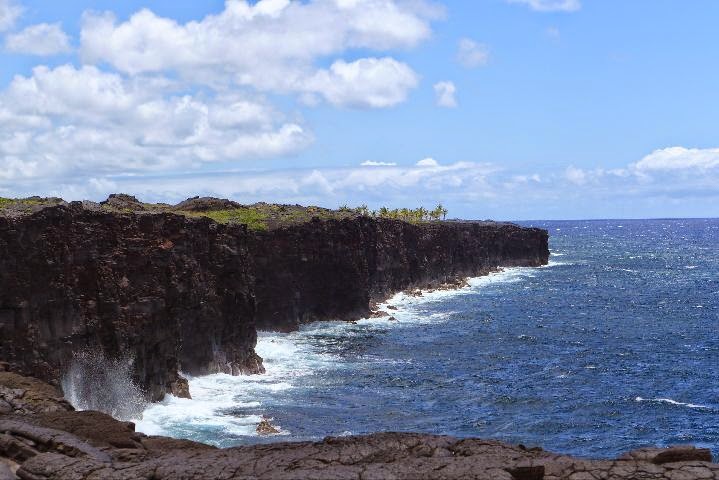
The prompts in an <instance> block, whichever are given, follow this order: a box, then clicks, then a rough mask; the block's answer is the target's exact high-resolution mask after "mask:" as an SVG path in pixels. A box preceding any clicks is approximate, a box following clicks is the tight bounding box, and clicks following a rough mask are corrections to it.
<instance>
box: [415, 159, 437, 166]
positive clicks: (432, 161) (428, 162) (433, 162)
mask: <svg viewBox="0 0 719 480" xmlns="http://www.w3.org/2000/svg"><path fill="white" fill-rule="evenodd" d="M415 165H417V166H418V167H438V166H439V162H437V160H435V159H434V158H431V157H427V158H423V159H422V160H420V161H418V162H417V163H416V164H415Z"/></svg>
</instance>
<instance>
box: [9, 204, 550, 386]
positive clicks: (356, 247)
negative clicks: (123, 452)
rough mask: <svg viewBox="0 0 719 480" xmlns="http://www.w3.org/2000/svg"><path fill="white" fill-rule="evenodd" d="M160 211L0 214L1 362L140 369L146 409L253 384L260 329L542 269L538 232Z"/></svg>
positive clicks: (52, 377)
mask: <svg viewBox="0 0 719 480" xmlns="http://www.w3.org/2000/svg"><path fill="white" fill-rule="evenodd" d="M188 202H189V203H188ZM188 202H184V203H183V204H180V205H185V207H186V208H187V209H190V210H192V209H193V208H194V209H199V210H200V211H203V209H213V208H219V207H222V208H226V207H228V206H232V207H234V206H236V205H237V204H234V203H232V202H230V203H228V201H223V200H218V199H193V200H190V201H188ZM20 206H22V205H20ZM218 206H219V207H218ZM167 208H171V207H169V206H163V207H160V206H153V205H148V204H141V203H140V202H138V201H137V200H136V199H135V198H133V197H130V196H126V195H115V196H112V197H111V198H110V199H108V200H107V201H106V202H104V203H103V204H101V205H98V204H93V203H91V202H84V203H80V202H72V203H70V204H66V203H57V202H54V203H53V204H52V205H51V206H47V207H38V206H32V209H34V210H32V209H31V211H30V213H22V211H20V213H18V212H15V213H16V214H12V215H10V214H7V215H4V216H3V215H0V360H4V361H6V362H8V363H9V364H10V366H11V368H12V369H13V370H15V371H18V372H22V373H26V374H30V375H33V376H36V377H38V378H42V379H45V380H48V381H55V382H57V381H58V380H59V379H60V378H61V377H62V375H63V373H64V372H66V371H67V368H68V366H69V365H70V362H71V361H72V356H73V352H78V351H90V352H92V351H100V352H101V353H102V354H103V355H104V356H105V357H106V358H109V359H118V358H119V359H125V358H127V359H128V361H131V360H132V361H134V367H133V368H134V377H135V380H136V381H137V382H138V383H139V384H140V385H141V386H142V387H143V388H144V389H145V391H146V392H147V394H148V396H149V398H150V399H152V400H157V399H160V398H162V396H163V395H164V394H165V393H166V392H174V393H175V394H181V395H187V394H188V392H187V388H186V387H187V385H186V383H183V379H182V378H181V377H180V376H179V374H178V372H179V371H184V372H187V373H190V374H193V375H201V374H207V373H215V372H225V373H230V374H240V373H258V372H262V371H263V368H262V363H261V359H260V358H259V357H258V356H257V355H256V354H255V352H254V346H255V343H256V327H257V328H261V329H271V330H292V329H296V328H297V327H298V325H299V324H301V323H303V322H309V321H315V320H324V319H340V320H353V319H357V318H360V317H363V316H368V315H369V313H370V310H369V306H370V303H371V301H374V300H379V299H383V298H385V297H386V296H388V295H389V294H392V293H395V292H397V291H400V290H403V289H407V288H416V287H429V286H438V285H440V284H443V283H446V282H450V283H451V282H455V281H456V280H457V278H461V277H466V276H473V275H481V274H486V273H488V272H489V271H492V270H494V269H496V268H497V267H501V266H514V265H524V266H538V265H542V264H545V263H546V262H547V260H548V256H549V251H548V248H547V232H546V231H544V230H539V229H527V228H520V227H518V226H516V225H511V224H498V223H491V222H490V223H487V222H430V223H421V224H410V223H407V222H403V221H398V220H389V219H375V218H368V217H362V216H354V217H346V218H342V219H334V218H328V219H323V220H319V219H312V220H310V221H306V222H304V223H299V224H298V223H293V224H287V225H274V226H273V227H272V228H270V229H269V230H267V231H248V230H247V228H246V227H245V226H244V225H237V224H218V223H216V222H214V221H212V220H210V219H208V218H203V217H188V216H185V215H178V214H175V213H171V212H169V211H167ZM173 208H175V207H173ZM296 208H300V207H296ZM163 209H165V210H163ZM310 218H311V217H310ZM90 388H92V386H90Z"/></svg>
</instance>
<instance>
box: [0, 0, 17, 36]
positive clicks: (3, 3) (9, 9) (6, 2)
mask: <svg viewBox="0 0 719 480" xmlns="http://www.w3.org/2000/svg"><path fill="white" fill-rule="evenodd" d="M21 14H22V7H21V6H20V5H18V4H17V3H15V2H14V1H13V0H0V32H5V31H7V30H10V29H11V28H12V27H13V26H14V25H15V22H16V21H17V19H18V17H20V15H21Z"/></svg>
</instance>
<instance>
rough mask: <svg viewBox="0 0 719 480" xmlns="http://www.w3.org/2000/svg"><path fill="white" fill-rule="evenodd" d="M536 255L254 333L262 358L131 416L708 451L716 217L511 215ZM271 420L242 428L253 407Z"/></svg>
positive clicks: (596, 451) (148, 429)
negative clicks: (359, 311)
mask: <svg viewBox="0 0 719 480" xmlns="http://www.w3.org/2000/svg"><path fill="white" fill-rule="evenodd" d="M523 224H525V225H532V226H537V227H542V228H546V229H548V230H549V232H550V249H551V252H552V255H551V259H550V264H549V265H548V266H546V267H542V268H535V269H532V268H513V269H507V270H505V271H504V272H501V273H496V274H492V275H490V276H487V277H482V278H476V279H472V280H471V282H470V283H471V285H470V286H469V287H468V288H464V289H461V290H457V291H452V292H436V293H429V294H426V295H424V296H423V297H421V298H410V297H405V296H403V295H397V296H396V297H394V298H393V299H391V300H390V301H389V304H391V305H393V306H395V307H397V308H398V310H396V311H391V312H390V313H392V315H394V316H395V317H396V320H394V321H391V320H389V319H387V318H384V319H371V320H361V321H359V322H357V323H356V324H351V323H343V322H322V323H316V324H312V325H307V326H305V327H304V328H302V330H300V331H299V332H294V333H290V334H279V333H261V334H260V338H259V342H258V345H257V351H258V353H259V354H260V355H261V356H262V357H263V358H264V361H265V367H266V369H267V374H265V375H257V376H245V377H231V376H228V375H211V376H207V377H198V378H191V379H190V389H191V392H192V395H193V399H192V400H186V399H177V398H173V397H168V398H167V399H166V400H165V401H164V402H163V403H159V404H155V405H152V406H150V407H149V408H148V409H147V410H146V411H145V412H144V415H143V418H142V419H141V420H138V421H137V428H138V430H140V431H142V432H145V433H148V434H162V435H169V436H173V437H182V438H189V439H193V440H197V441H201V442H206V443H211V444H214V445H218V446H223V447H226V446H233V445H242V444H253V443H259V442H272V441H289V440H310V439H311V440H317V439H321V438H324V437H325V436H327V435H334V436H337V435H350V434H364V433H371V432H378V431H412V432H427V433H437V434H449V435H455V436H477V437H483V438H495V439H500V440H504V441H508V442H512V443H522V444H525V445H528V446H530V445H541V446H542V447H544V448H545V449H548V450H554V451H559V452H562V453H570V454H574V455H580V456H591V457H612V456H614V455H617V454H618V453H621V452H624V451H626V450H629V449H632V448H636V447H640V446H644V445H671V444H677V443H693V444H696V445H699V446H705V447H709V448H712V449H713V451H714V453H715V454H716V453H719V220H717V219H707V220H705V219H698V220H633V221H630V220H607V221H563V222H555V221H552V222H524V223H523ZM263 415H264V416H267V417H270V418H272V423H273V424H274V425H276V426H277V427H279V428H280V431H281V433H280V434H278V435H272V436H269V437H262V436H258V435H257V433H256V432H255V428H256V426H257V424H258V422H259V421H260V420H261V418H262V416H263Z"/></svg>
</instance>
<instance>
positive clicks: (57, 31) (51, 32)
mask: <svg viewBox="0 0 719 480" xmlns="http://www.w3.org/2000/svg"><path fill="white" fill-rule="evenodd" d="M5 48H6V49H7V50H8V51H10V52H13V53H24V54H29V55H45V56H47V55H55V54H58V53H67V52H69V51H70V50H71V49H70V39H69V38H68V36H67V34H66V33H65V32H64V31H63V30H62V27H61V26H60V24H59V23H53V24H49V23H40V24H37V25H31V26H29V27H27V28H25V29H24V30H22V31H21V32H18V33H13V34H10V35H8V36H7V37H6V39H5Z"/></svg>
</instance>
